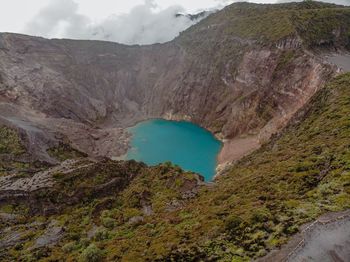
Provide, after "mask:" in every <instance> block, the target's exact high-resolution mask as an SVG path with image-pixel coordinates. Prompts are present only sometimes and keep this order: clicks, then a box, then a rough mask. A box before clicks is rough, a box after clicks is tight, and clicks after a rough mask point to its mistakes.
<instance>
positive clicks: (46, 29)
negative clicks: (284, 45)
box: [23, 0, 349, 44]
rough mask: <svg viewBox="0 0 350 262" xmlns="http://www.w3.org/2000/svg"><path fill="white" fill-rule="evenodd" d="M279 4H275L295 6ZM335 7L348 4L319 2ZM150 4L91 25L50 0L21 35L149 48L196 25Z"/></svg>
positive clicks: (65, 3) (73, 8)
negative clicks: (135, 45)
mask: <svg viewBox="0 0 350 262" xmlns="http://www.w3.org/2000/svg"><path fill="white" fill-rule="evenodd" d="M297 1H301V0H296V1H290V0H279V1H277V2H280V3H285V2H297ZM232 2H237V1H232V0H217V6H216V7H215V8H214V9H213V10H215V9H221V8H223V7H224V6H225V5H228V4H230V3H232ZM249 2H257V3H275V2H276V1H273V0H271V1H269V0H251V1H249ZM323 2H332V3H336V4H343V5H349V0H323ZM157 7H158V6H157V4H156V2H155V1H154V0H145V1H144V3H142V4H139V5H136V6H135V7H133V8H132V9H131V10H130V11H129V12H128V13H125V14H121V15H111V16H109V17H106V18H105V19H103V20H101V21H99V22H95V21H93V20H92V19H91V18H89V17H88V16H86V15H82V14H80V13H79V11H78V9H79V5H78V3H76V2H75V1H74V0H51V1H50V2H49V3H48V5H47V6H46V7H45V8H43V9H41V10H40V11H39V13H38V14H37V15H36V16H35V17H34V18H33V19H32V20H31V21H30V22H29V23H28V24H27V25H26V26H25V28H24V30H23V32H24V33H26V34H30V35H35V36H43V37H47V38H72V39H91V40H108V41H113V42H118V43H123V44H153V43H163V42H167V41H170V40H172V39H174V38H175V37H176V36H178V34H179V33H180V32H182V31H184V30H186V29H187V28H188V27H190V26H191V25H193V24H195V23H197V22H199V21H200V20H201V19H203V18H204V17H205V16H201V17H199V18H198V19H190V17H188V16H178V15H177V14H179V13H186V10H185V9H184V8H183V7H182V6H180V5H172V6H169V7H168V8H166V9H161V10H159V8H157Z"/></svg>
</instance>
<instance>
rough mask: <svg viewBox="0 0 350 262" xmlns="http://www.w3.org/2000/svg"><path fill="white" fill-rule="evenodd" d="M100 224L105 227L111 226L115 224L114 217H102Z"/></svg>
mask: <svg viewBox="0 0 350 262" xmlns="http://www.w3.org/2000/svg"><path fill="white" fill-rule="evenodd" d="M101 222H102V225H103V226H105V227H106V228H109V229H111V228H113V227H114V226H115V219H113V218H110V217H102V218H101Z"/></svg>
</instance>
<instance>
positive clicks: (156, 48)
mask: <svg viewBox="0 0 350 262" xmlns="http://www.w3.org/2000/svg"><path fill="white" fill-rule="evenodd" d="M349 36H350V8H346V7H341V6H336V5H332V4H324V3H318V2H312V3H311V2H303V3H291V4H278V5H257V4H248V3H236V4H232V5H230V6H228V7H226V8H225V9H223V10H222V11H220V12H217V13H214V14H211V15H209V16H208V17H207V18H205V19H203V20H202V21H201V22H200V23H198V24H196V25H195V26H193V27H191V28H189V29H188V30H186V31H185V32H183V33H182V34H181V35H180V36H179V37H178V38H176V39H175V40H173V41H171V42H169V43H165V44H155V45H150V46H125V45H120V44H116V43H110V42H99V41H73V40H67V39H61V40H57V39H53V40H48V39H43V38H36V37H31V36H24V35H16V34H7V33H6V34H0V232H1V234H0V260H2V261H14V260H22V261H65V260H68V261H79V260H82V261H100V260H102V261H104V260H106V261H203V260H204V261H249V260H251V259H258V258H264V257H265V255H267V254H269V253H270V251H272V250H275V249H278V248H279V247H281V246H283V245H284V244H286V243H287V242H288V241H289V240H290V239H291V238H292V237H293V236H294V235H295V234H296V233H297V232H298V231H300V227H301V226H302V225H304V224H305V223H309V222H312V221H314V220H315V219H317V218H318V217H319V216H320V215H322V214H326V213H329V212H338V211H343V210H347V209H349V208H350V202H349V201H350V196H349V194H350V188H349V185H350V144H349V142H350V141H349V137H350V118H349V116H350V89H349V88H350V74H349V73H345V74H342V75H339V69H338V68H337V66H336V65H334V64H330V63H329V62H328V60H327V59H326V55H328V54H329V53H333V52H337V54H339V55H342V54H345V53H346V52H348V51H349V50H350V49H349V48H350V38H349ZM149 118H165V119H174V120H188V121H192V122H194V123H197V124H199V125H201V126H203V127H205V128H207V129H208V130H210V131H212V132H213V133H215V134H216V135H217V136H218V137H220V138H221V139H222V140H223V141H224V148H223V150H222V152H221V154H220V156H219V163H220V164H221V167H222V166H224V168H223V169H222V172H221V175H220V176H218V177H217V179H216V180H215V182H213V183H209V184H207V183H204V182H203V179H202V178H201V177H200V176H199V175H197V174H193V173H190V172H184V171H183V170H181V168H179V167H177V166H173V165H172V164H171V163H164V164H161V165H158V166H155V167H148V166H146V165H144V164H142V163H136V162H135V161H113V160H111V159H110V157H116V156H119V155H121V154H123V153H124V152H125V151H126V150H127V148H128V140H129V136H130V135H129V134H128V133H127V131H126V128H127V127H129V126H131V125H134V124H135V123H136V122H138V121H141V120H146V119H149ZM242 145H243V146H242ZM247 145H249V146H247ZM239 146H241V147H242V148H240V149H239V150H237V149H238V147H239ZM228 163H229V164H230V165H227V164H228ZM267 261H268V260H267Z"/></svg>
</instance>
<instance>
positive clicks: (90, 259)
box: [80, 244, 103, 262]
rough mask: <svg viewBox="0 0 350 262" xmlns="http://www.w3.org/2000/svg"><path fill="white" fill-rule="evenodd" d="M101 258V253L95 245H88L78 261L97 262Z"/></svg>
mask: <svg viewBox="0 0 350 262" xmlns="http://www.w3.org/2000/svg"><path fill="white" fill-rule="evenodd" d="M102 258H103V252H102V250H101V249H99V248H98V247H96V245H94V244H91V245H89V246H88V247H87V248H86V249H85V250H84V251H83V253H81V255H80V260H81V261H84V262H98V261H101V260H102Z"/></svg>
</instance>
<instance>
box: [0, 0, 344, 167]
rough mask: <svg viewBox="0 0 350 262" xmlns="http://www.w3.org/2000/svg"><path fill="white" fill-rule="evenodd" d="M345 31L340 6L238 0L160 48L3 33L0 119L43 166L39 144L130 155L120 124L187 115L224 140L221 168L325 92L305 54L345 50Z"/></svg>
mask: <svg viewBox="0 0 350 262" xmlns="http://www.w3.org/2000/svg"><path fill="white" fill-rule="evenodd" d="M329 7H331V8H329ZM258 21H259V22H258ZM277 21H278V22H277ZM349 25H350V23H349V9H348V8H341V7H339V8H338V7H335V6H332V5H326V4H319V5H318V4H317V3H316V4H314V5H313V6H307V4H305V6H304V7H303V6H302V4H299V5H293V4H290V5H275V6H271V5H266V6H259V5H252V4H245V3H240V4H235V5H232V6H229V7H227V8H225V9H224V10H223V11H221V12H218V13H215V14H212V15H210V16H209V17H208V18H206V19H204V20H203V21H202V22H200V23H198V24H197V25H195V26H193V27H191V28H190V29H189V30H187V31H185V32H184V33H182V34H181V36H180V37H178V38H177V39H175V40H174V41H172V42H169V43H166V44H158V45H157V44H156V45H150V46H124V45H119V44H116V43H109V42H96V41H72V40H47V39H42V38H36V37H30V36H24V35H14V34H1V35H0V72H1V75H0V76H1V77H0V80H1V81H0V94H1V104H0V106H1V122H2V123H4V124H6V125H11V126H13V127H16V128H17V129H19V130H21V132H22V133H26V136H27V138H28V139H29V140H30V141H29V143H28V145H29V146H31V147H33V148H32V150H31V152H32V154H33V157H34V160H45V161H47V162H52V161H53V160H52V159H50V158H49V156H48V155H47V154H46V153H45V152H46V149H47V145H48V144H50V145H57V141H58V140H62V138H64V139H68V140H69V141H70V142H71V143H72V145H73V146H74V147H75V148H77V149H79V150H81V151H83V152H86V153H88V154H89V155H90V156H94V157H96V156H108V157H116V156H120V155H122V154H123V153H125V151H126V149H127V140H128V134H126V133H125V132H124V128H125V127H129V126H131V125H134V124H135V123H136V122H137V121H141V120H145V119H148V118H168V119H186V120H191V121H193V122H195V123H198V124H200V125H201V126H203V127H205V128H207V129H209V130H211V131H212V132H214V133H215V134H217V135H218V136H219V137H220V138H222V139H225V141H227V143H225V148H224V150H223V152H222V154H221V156H220V158H219V161H220V163H225V162H230V161H232V160H235V159H239V158H240V157H241V156H242V155H244V154H246V153H247V151H248V152H249V151H251V150H254V149H256V148H257V147H259V145H260V144H261V143H263V142H265V141H267V140H268V138H269V137H270V135H271V134H273V133H275V132H276V131H278V130H280V129H281V128H282V127H283V126H284V125H285V124H286V123H287V121H288V120H289V119H290V118H291V116H292V115H293V114H294V113H295V112H296V111H297V110H298V109H299V108H300V107H302V106H303V105H304V104H305V103H306V102H307V101H308V100H309V99H310V97H311V96H312V95H313V94H314V93H315V92H316V91H317V90H318V89H319V88H321V87H322V86H323V85H324V83H325V82H326V81H327V80H328V79H329V78H330V76H331V75H332V74H333V72H334V68H332V66H330V65H329V64H327V63H325V62H323V60H322V59H321V58H320V57H318V56H317V55H315V54H312V53H310V52H309V51H307V50H308V49H310V48H311V47H312V48H313V49H316V48H318V47H319V48H322V47H328V48H329V49H332V50H337V49H339V50H342V49H345V48H346V47H347V45H348V39H347V37H348V35H347V34H348V31H349V27H350V26H349ZM313 27H315V28H313ZM313 30H314V31H315V34H316V33H317V32H318V34H317V35H313V34H312V33H313ZM306 31H307V32H311V33H308V34H307V35H306V34H305V32H306ZM34 141H35V143H34ZM236 145H237V146H236ZM239 145H244V146H243V148H247V150H244V149H243V150H242V149H241V150H240V151H239V152H236V151H235V148H238V147H239Z"/></svg>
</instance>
